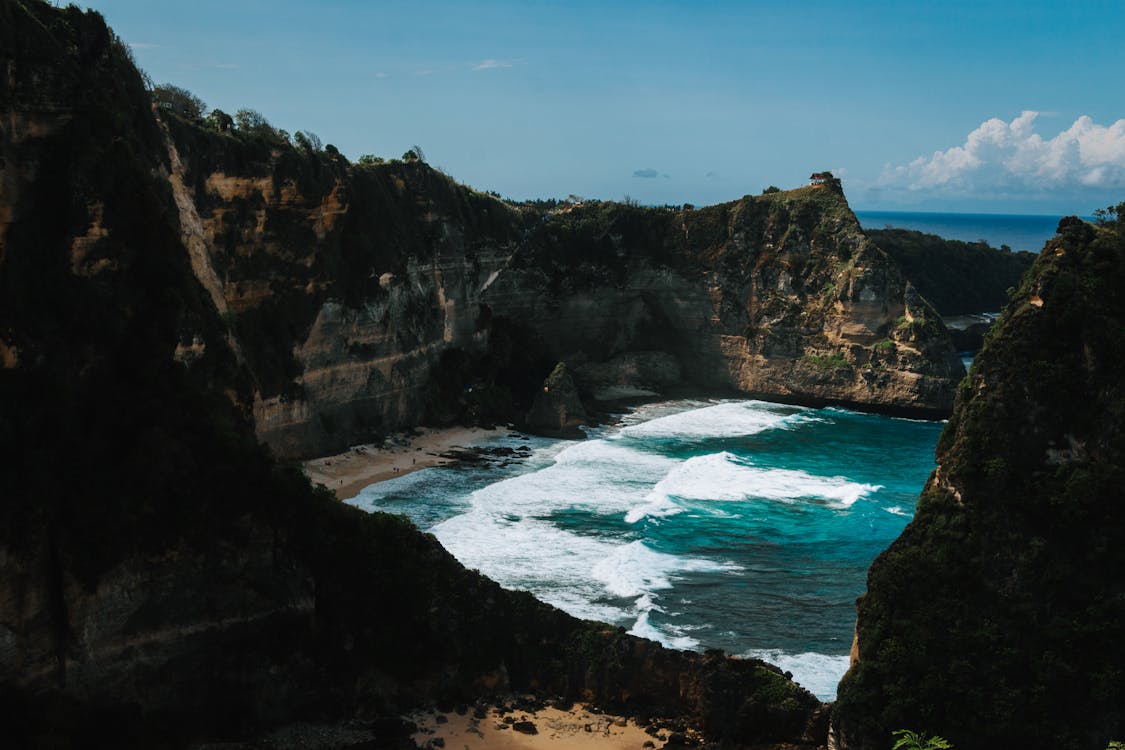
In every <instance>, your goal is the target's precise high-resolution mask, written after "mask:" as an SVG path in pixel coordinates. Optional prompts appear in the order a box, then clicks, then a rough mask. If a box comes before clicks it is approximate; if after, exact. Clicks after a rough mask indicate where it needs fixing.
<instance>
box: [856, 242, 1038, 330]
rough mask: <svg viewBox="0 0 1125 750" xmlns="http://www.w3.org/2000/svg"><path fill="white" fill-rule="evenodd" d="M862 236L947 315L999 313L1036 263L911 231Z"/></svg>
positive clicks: (1022, 254)
mask: <svg viewBox="0 0 1125 750" xmlns="http://www.w3.org/2000/svg"><path fill="white" fill-rule="evenodd" d="M866 232H867V236H868V237H870V238H871V241H872V242H874V243H875V244H876V245H878V246H879V247H880V248H882V249H883V250H884V251H886V253H887V255H889V256H891V258H893V259H894V261H895V263H897V264H898V265H899V267H900V268H901V269H902V272H903V274H904V275H905V276H906V278H908V279H910V281H911V283H913V284H914V285H915V286H916V287H917V288H918V291H919V292H920V293H921V294H922V296H924V297H925V298H926V299H927V300H929V301H930V302H931V303H933V306H934V307H935V308H937V311H938V312H939V313H940V314H941V315H946V316H949V315H967V314H972V313H981V312H996V311H998V310H1000V309H1001V308H1002V307H1004V305H1005V304H1006V303H1007V301H1008V292H1009V291H1011V290H1012V289H1013V288H1015V287H1017V286H1019V283H1020V278H1021V277H1022V276H1023V274H1024V273H1025V272H1026V271H1027V269H1029V268H1031V264H1032V263H1033V262H1034V261H1035V253H1029V252H1027V251H1023V250H1021V251H1019V252H1012V251H1011V250H1008V249H1004V248H1001V249H997V248H994V247H991V246H989V244H988V243H987V242H984V241H981V242H962V241H961V240H947V239H944V238H942V237H938V236H937V235H936V234H926V233H924V232H916V231H914V230H911V229H890V228H888V229H868V230H866Z"/></svg>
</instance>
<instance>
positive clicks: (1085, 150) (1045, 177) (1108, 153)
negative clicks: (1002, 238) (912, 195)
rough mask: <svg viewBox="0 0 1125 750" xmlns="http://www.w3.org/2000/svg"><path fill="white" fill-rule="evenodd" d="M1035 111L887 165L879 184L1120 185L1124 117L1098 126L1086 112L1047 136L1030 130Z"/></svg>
mask: <svg viewBox="0 0 1125 750" xmlns="http://www.w3.org/2000/svg"><path fill="white" fill-rule="evenodd" d="M1038 116H1039V113H1038V112H1034V111H1030V110H1028V111H1025V112H1023V113H1022V114H1021V115H1020V116H1019V117H1017V118H1015V119H1014V120H1012V121H1011V122H1004V121H1003V120H1000V119H997V118H992V119H991V120H987V121H985V122H983V123H981V125H980V127H978V128H976V129H975V130H974V131H973V132H971V133H969V135H968V137H967V138H966V139H965V143H964V144H963V145H961V146H954V147H952V148H949V149H946V150H945V151H935V152H934V153H933V155H932V156H929V157H925V156H919V157H918V158H917V159H915V160H914V161H912V162H910V163H909V164H904V165H901V166H897V167H896V166H891V165H887V166H886V167H885V168H884V169H883V173H882V175H881V176H880V179H879V184H880V185H882V186H887V187H901V188H906V189H908V190H936V191H966V192H978V193H979V192H994V191H1003V192H1023V191H1033V192H1038V191H1042V190H1057V189H1059V188H1103V189H1105V188H1122V187H1125V119H1123V120H1118V121H1117V122H1115V123H1113V124H1112V125H1109V126H1105V125H1099V124H1097V123H1096V122H1094V121H1093V120H1092V119H1091V118H1090V117H1088V116H1087V115H1082V116H1081V117H1079V118H1078V119H1077V120H1075V121H1074V124H1073V125H1071V126H1070V127H1069V128H1067V129H1066V130H1063V131H1062V132H1060V133H1058V134H1057V135H1055V136H1054V137H1052V138H1044V137H1043V136H1041V135H1039V134H1038V133H1036V132H1035V119H1036V118H1037V117H1038Z"/></svg>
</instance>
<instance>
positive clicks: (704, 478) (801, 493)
mask: <svg viewBox="0 0 1125 750" xmlns="http://www.w3.org/2000/svg"><path fill="white" fill-rule="evenodd" d="M879 489H882V485H877V484H867V483H863V482H853V481H851V480H849V479H848V478H846V477H840V476H834V477H821V476H816V475H814V474H809V473H808V472H805V471H800V470H795V469H763V468H758V467H755V466H752V465H748V464H747V463H745V462H744V461H742V460H740V459H738V458H737V457H736V456H735V455H733V454H731V453H728V452H726V451H722V452H719V453H711V454H708V455H704V456H694V457H692V458H689V459H688V460H686V461H684V462H683V463H680V464H678V465H677V466H675V467H674V468H672V470H671V471H669V472H668V474H667V476H665V477H664V478H663V479H662V480H660V482H658V483H657V484H656V486H655V487H654V488H653V491H652V492H651V493H649V494H648V495H647V496H646V497H645V499H644V502H643V503H642V504H641V505H638V506H636V507H633V508H630V509H629V511H628V512H627V513H626V515H625V520H626V522H628V523H636V522H637V521H639V520H641V519H642V518H646V517H659V516H667V515H672V514H674V513H677V512H681V511H682V510H683V508H682V506H680V505H678V504H677V502H676V499H677V498H678V499H682V500H695V501H712V502H731V501H750V500H755V499H758V500H773V501H779V502H785V503H794V502H798V501H801V500H809V499H811V500H818V501H821V502H823V503H824V504H825V505H828V506H829V507H832V508H837V509H844V508H849V507H851V506H852V505H853V504H854V503H855V502H856V501H857V500H859V499H861V498H863V497H866V496H868V495H870V494H871V493H873V492H876V491H878V490H879Z"/></svg>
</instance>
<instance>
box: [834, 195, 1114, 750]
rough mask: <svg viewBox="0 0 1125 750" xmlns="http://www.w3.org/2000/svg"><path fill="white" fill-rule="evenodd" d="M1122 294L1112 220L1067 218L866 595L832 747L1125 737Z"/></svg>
mask: <svg viewBox="0 0 1125 750" xmlns="http://www.w3.org/2000/svg"><path fill="white" fill-rule="evenodd" d="M1118 208H1119V210H1125V204H1123V205H1122V206H1119V207H1118ZM1123 285H1125V222H1123V221H1122V216H1121V215H1120V213H1119V214H1118V216H1117V219H1116V220H1115V221H1103V222H1102V223H1101V224H1100V225H1098V226H1093V225H1090V224H1087V223H1084V222H1082V221H1080V220H1079V219H1077V218H1074V217H1070V218H1068V219H1064V220H1063V221H1062V222H1060V224H1059V233H1058V235H1057V236H1056V237H1055V238H1054V239H1053V240H1050V241H1049V242H1048V243H1047V245H1046V246H1045V248H1044V250H1043V252H1042V253H1041V254H1040V256H1039V258H1038V259H1037V260H1036V262H1035V264H1034V266H1033V268H1032V271H1031V273H1030V274H1029V275H1028V276H1027V277H1026V278H1025V280H1024V281H1023V283H1022V284H1021V285H1020V287H1019V289H1018V291H1017V292H1016V293H1015V295H1014V296H1013V297H1012V299H1011V301H1010V302H1009V303H1008V306H1007V307H1006V308H1005V310H1004V313H1003V315H1002V317H1001V319H1000V320H999V321H998V323H997V324H996V325H995V326H994V328H993V329H992V331H991V332H990V333H989V335H988V337H987V340H986V343H985V347H984V349H983V351H982V352H981V353H980V355H979V356H978V357H977V358H976V360H975V362H974V364H973V367H972V370H971V372H970V373H969V377H968V378H967V379H966V380H965V381H964V382H963V383H962V384H961V386H960V389H959V392H958V396H957V405H956V407H955V409H954V413H953V417H952V418H951V419H950V422H949V425H948V426H947V427H946V429H945V431H944V433H943V434H942V437H941V441H940V443H939V445H938V452H937V459H938V467H937V469H936V470H935V471H934V473H933V474H932V475H931V477H930V479H929V482H928V483H927V485H926V488H925V490H924V491H923V493H922V496H921V498H920V500H919V503H918V510H917V514H916V516H915V518H914V520H913V521H912V522H911V523H910V525H909V526H907V528H906V530H905V531H904V532H903V534H902V536H901V537H900V538H899V539H898V540H897V541H895V542H894V544H892V545H891V547H890V548H889V549H887V550H886V552H884V553H883V554H882V555H880V556H879V558H878V559H877V560H876V561H875V563H874V564H873V565H872V567H871V571H870V573H869V576H868V591H867V593H866V594H865V595H864V596H863V597H862V598H861V599H860V600H859V603H858V625H857V633H856V646H855V648H854V649H853V663H852V666H851V669H850V671H849V672H848V674H847V675H846V676H845V678H844V680H843V682H841V684H840V690H839V701H838V703H837V705H836V709H835V720H834V721H835V734H836V739H837V742H838V746H839V747H840V748H848V749H850V748H872V749H874V748H884V747H886V746H887V745H888V743H889V742H890V732H891V731H892V730H896V729H914V730H922V731H926V732H929V733H934V734H940V735H941V736H943V737H945V738H947V739H949V740H951V741H952V742H953V743H954V745H955V746H956V747H957V748H958V749H959V750H976V749H978V748H980V749H982V750H983V749H984V748H993V747H1022V748H1043V749H1044V750H1046V749H1047V748H1052V749H1053V748H1091V749H1093V748H1098V749H1099V750H1100V749H1101V748H1104V747H1106V744H1107V742H1108V741H1109V740H1113V739H1120V738H1121V737H1123V736H1125V709H1123V707H1125V688H1123V685H1125V682H1123V681H1122V679H1121V675H1122V674H1125V657H1123V654H1125V652H1123V651H1122V650H1121V647H1120V645H1121V639H1122V636H1123V635H1125V630H1123V628H1125V625H1123V624H1125V580H1123V579H1122V577H1121V575H1120V571H1122V570H1125V504H1123V503H1122V499H1123V495H1122V491H1123V488H1125V430H1123V428H1122V425H1123V424H1125V381H1123V380H1122V377H1121V374H1122V373H1123V372H1125V337H1123V336H1122V333H1123V331H1125V298H1123V297H1122V295H1121V293H1120V290H1121V289H1122V288H1125V286H1123Z"/></svg>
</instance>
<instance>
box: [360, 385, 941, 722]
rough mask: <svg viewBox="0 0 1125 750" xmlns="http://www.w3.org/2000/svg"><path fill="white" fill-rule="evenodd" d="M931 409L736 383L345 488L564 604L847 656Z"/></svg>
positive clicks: (815, 665) (757, 649)
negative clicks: (832, 399) (802, 397)
mask: <svg viewBox="0 0 1125 750" xmlns="http://www.w3.org/2000/svg"><path fill="white" fill-rule="evenodd" d="M941 429H942V425H941V424H940V423H935V422H923V421H914V420H908V419H897V418H891V417H885V416H879V415H873V414H862V413H858V412H852V411H847V410H844V409H837V408H824V409H812V408H802V407H797V406H787V405H781V404H773V403H766V402H762V401H745V400H677V401H667V402H662V403H655V404H649V405H645V406H641V407H639V408H637V409H635V410H633V411H631V412H629V413H627V414H625V415H623V416H622V417H621V419H620V421H619V423H618V424H615V425H612V426H603V427H597V428H590V429H588V434H589V437H588V439H587V440H585V441H581V442H570V441H558V440H549V439H545V438H537V437H528V436H521V435H518V434H515V433H513V434H510V435H507V436H503V437H498V438H494V439H493V441H492V442H491V443H489V445H491V446H508V447H516V446H528V447H530V448H531V452H530V454H529V457H528V458H526V459H524V460H512V461H509V462H506V465H499V466H493V467H491V468H489V467H483V466H477V465H470V464H462V465H459V466H455V467H438V468H432V469H425V470H421V471H418V472H414V473H412V474H407V475H405V476H402V477H398V478H395V479H392V480H390V481H387V482H383V483H380V484H378V485H374V486H371V487H368V488H367V489H365V490H364V491H363V492H362V493H360V495H359V496H357V497H356V498H353V499H352V500H351V501H349V502H351V503H352V504H354V505H356V506H358V507H361V508H365V509H368V510H383V511H387V512H392V513H402V514H405V515H406V516H408V517H409V518H411V519H412V520H413V521H414V522H415V523H416V524H417V525H418V526H419V527H421V528H423V529H425V530H428V531H431V532H432V533H433V534H435V535H436V536H437V538H438V539H439V540H440V541H441V543H442V544H443V545H444V546H445V547H446V548H447V549H448V550H449V551H450V552H451V553H452V554H453V555H455V556H456V557H457V558H458V559H459V560H460V561H461V562H462V563H464V564H465V565H466V566H467V567H469V568H475V569H478V570H480V571H481V572H482V573H484V574H486V575H488V576H490V577H492V578H493V579H495V580H497V581H498V582H500V583H501V584H502V585H504V586H506V587H508V588H514V589H523V590H527V591H531V592H532V593H534V594H535V595H536V596H538V597H539V598H540V599H542V600H544V601H547V602H549V603H551V604H554V605H556V606H558V607H561V608H562V609H564V610H566V611H567V612H570V613H571V614H574V615H576V616H579V617H585V618H592V619H597V620H603V621H605V622H609V623H613V624H618V625H621V626H624V627H626V628H628V630H629V631H630V632H631V633H634V634H636V635H639V636H643V637H646V638H652V639H655V640H658V641H660V642H662V643H664V644H666V645H668V646H673V647H676V648H686V649H704V648H721V649H724V650H725V651H727V652H728V653H732V654H737V655H743V656H754V657H758V658H762V659H765V660H767V661H770V662H773V663H775V664H777V665H778V666H780V667H781V668H782V669H785V670H787V671H790V672H792V673H793V676H794V679H796V680H797V681H798V682H799V683H801V684H802V685H804V686H805V687H807V688H808V689H809V690H811V691H812V692H813V693H814V694H816V695H817V696H819V697H820V698H822V699H824V700H831V699H833V698H834V697H835V693H836V685H837V683H838V682H839V680H840V677H841V676H842V675H843V673H844V672H845V671H846V669H847V665H848V652H849V649H850V647H851V642H852V632H853V628H854V625H855V599H856V597H857V596H858V595H859V594H861V593H862V592H863V591H864V589H865V586H866V575H867V569H868V567H869V566H870V564H871V562H872V560H873V559H874V558H875V556H876V555H877V554H878V553H879V552H880V551H882V550H883V549H885V548H886V547H887V545H889V544H890V543H891V541H893V540H894V539H895V538H896V537H897V536H898V535H899V533H900V532H901V531H902V529H903V527H904V526H905V525H906V523H907V522H908V521H909V520H910V518H911V516H912V514H913V511H914V505H915V502H916V500H917V497H918V493H919V491H920V490H921V489H922V485H923V484H924V483H925V480H926V478H927V476H928V475H929V473H930V471H931V470H932V469H933V467H934V446H935V445H936V443H937V439H938V435H939V434H940V432H941Z"/></svg>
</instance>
